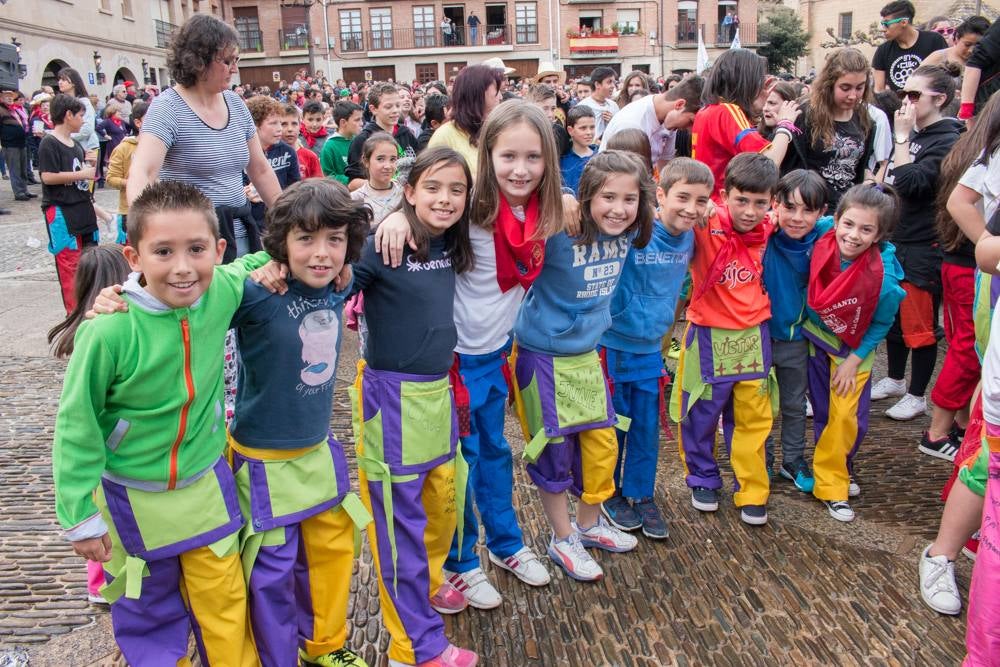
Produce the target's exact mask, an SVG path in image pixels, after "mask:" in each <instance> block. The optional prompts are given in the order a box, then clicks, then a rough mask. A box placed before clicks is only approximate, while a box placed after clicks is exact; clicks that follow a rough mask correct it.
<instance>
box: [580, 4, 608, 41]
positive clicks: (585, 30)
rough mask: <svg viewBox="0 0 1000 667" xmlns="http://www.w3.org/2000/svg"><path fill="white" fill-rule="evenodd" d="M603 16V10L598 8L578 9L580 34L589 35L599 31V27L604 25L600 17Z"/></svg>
mask: <svg viewBox="0 0 1000 667" xmlns="http://www.w3.org/2000/svg"><path fill="white" fill-rule="evenodd" d="M603 18H604V12H602V11H601V10H600V9H581V10H580V34H581V35H590V34H592V33H595V32H600V31H601V28H603V27H604V25H603V23H602V22H601V19H603Z"/></svg>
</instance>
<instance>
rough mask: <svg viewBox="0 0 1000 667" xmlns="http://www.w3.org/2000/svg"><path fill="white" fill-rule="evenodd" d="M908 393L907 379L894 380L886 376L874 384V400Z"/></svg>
mask: <svg viewBox="0 0 1000 667" xmlns="http://www.w3.org/2000/svg"><path fill="white" fill-rule="evenodd" d="M905 393H906V380H893V379H892V378H890V377H885V378H882V379H881V380H879V381H878V382H876V383H875V384H873V385H872V400H873V401H881V400H882V399H883V398H898V397H900V396H902V395H903V394H905Z"/></svg>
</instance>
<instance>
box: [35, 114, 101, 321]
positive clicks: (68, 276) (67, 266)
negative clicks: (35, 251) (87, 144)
mask: <svg viewBox="0 0 1000 667" xmlns="http://www.w3.org/2000/svg"><path fill="white" fill-rule="evenodd" d="M49 113H50V115H51V117H52V122H53V123H54V124H55V129H53V130H52V133H51V134H47V135H45V137H44V138H43V139H42V142H41V144H39V146H38V171H39V173H40V174H41V177H42V213H43V214H44V215H45V223H46V230H47V231H48V234H49V252H51V253H52V254H53V255H55V259H56V275H57V276H58V278H59V288H60V291H61V292H62V297H63V305H64V306H65V307H66V313H67V314H69V313H71V312H72V311H73V309H74V308H76V297H75V295H74V290H73V283H74V280H75V278H76V267H77V265H78V264H79V262H80V252H81V251H82V250H83V248H84V247H85V246H89V245H97V242H98V232H97V215H96V214H95V213H94V204H93V201H92V199H91V194H90V185H91V182H92V181H93V180H94V175H95V173H96V169H95V167H94V163H95V162H96V160H97V156H96V155H88V154H87V153H86V152H85V151H84V150H83V146H82V145H80V142H78V141H76V140H74V139H73V138H72V136H71V135H72V134H73V133H75V132H79V131H80V128H81V127H82V126H83V117H84V108H83V103H82V102H80V101H79V100H78V99H76V98H74V97H70V96H69V95H56V97H55V99H53V100H52V103H51V104H50V106H49Z"/></svg>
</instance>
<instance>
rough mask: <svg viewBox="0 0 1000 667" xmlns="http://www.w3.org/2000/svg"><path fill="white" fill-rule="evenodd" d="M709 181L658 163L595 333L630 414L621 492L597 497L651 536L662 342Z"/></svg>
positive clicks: (699, 168)
mask: <svg viewBox="0 0 1000 667" xmlns="http://www.w3.org/2000/svg"><path fill="white" fill-rule="evenodd" d="M571 113H572V112H571ZM714 187H715V179H714V178H713V177H712V172H711V170H710V169H709V168H708V167H707V166H705V165H704V164H702V163H700V162H697V161H695V160H691V159H689V158H676V159H674V160H672V161H671V162H670V163H669V164H668V165H667V166H666V167H665V168H664V170H663V174H662V175H661V177H660V183H659V185H658V186H657V188H656V200H657V203H658V204H659V216H658V217H659V223H658V224H654V225H653V235H652V238H651V239H650V241H649V245H647V246H646V247H645V248H642V249H637V248H635V247H632V248H630V249H629V253H628V257H627V258H626V260H625V267H626V268H625V269H624V270H623V274H622V278H621V282H620V283H619V284H618V288H617V289H616V290H615V295H614V298H613V300H612V302H611V316H612V324H611V328H610V329H609V330H608V331H607V332H606V333H605V334H604V336H603V337H602V338H601V346H602V347H601V348H600V352H601V357H602V360H603V361H604V363H605V367H606V370H607V373H608V377H609V380H610V382H611V386H612V401H613V403H614V407H615V412H616V413H617V414H619V415H624V416H626V417H628V418H630V419H631V420H632V423H631V426H630V427H629V430H628V432H627V433H626V432H621V431H619V432H618V434H617V435H618V461H617V463H616V464H615V472H614V479H615V488H616V489H618V490H619V492H618V493H616V494H615V495H614V496H612V497H611V498H609V499H607V500H605V501H604V502H603V503H602V504H601V511H602V512H603V513H604V516H605V517H606V518H607V519H608V521H609V522H610V523H611V525H613V526H615V527H616V528H618V529H619V530H625V531H632V530H636V529H638V528H640V527H641V528H642V532H643V534H644V535H645V536H646V537H649V538H652V539H664V538H666V537H667V524H666V521H664V520H663V517H662V515H661V514H660V510H659V509H658V508H657V507H656V504H655V503H654V502H653V486H654V482H655V478H656V463H657V457H658V453H659V444H660V437H659V430H660V406H661V405H662V401H663V388H664V386H665V384H666V381H667V372H666V369H665V368H664V365H663V357H662V356H661V355H660V341H661V339H662V338H663V336H664V334H666V332H668V331H669V330H670V327H671V326H672V325H673V317H674V310H675V307H676V304H677V297H678V295H679V294H680V292H681V285H682V283H683V282H684V276H685V274H686V273H687V267H688V263H689V262H690V261H691V254H692V252H693V250H694V232H692V231H691V229H692V227H693V226H694V225H695V224H697V223H698V222H700V221H702V220H703V219H704V217H705V213H706V209H707V208H708V202H709V199H710V198H711V196H712V190H713V188H714ZM623 463H624V471H623V470H622V468H623Z"/></svg>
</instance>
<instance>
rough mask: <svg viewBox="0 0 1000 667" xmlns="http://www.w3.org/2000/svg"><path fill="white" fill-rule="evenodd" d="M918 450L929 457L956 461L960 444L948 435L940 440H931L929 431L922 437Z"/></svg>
mask: <svg viewBox="0 0 1000 667" xmlns="http://www.w3.org/2000/svg"><path fill="white" fill-rule="evenodd" d="M917 449H918V450H920V451H921V452H923V453H924V454H927V455H928V456H933V457H935V458H939V459H944V460H945V461H954V460H955V455H956V454H958V444H957V443H956V442H955V441H954V440H952V439H951V436H948V435H946V436H945V437H943V438H941V439H940V440H931V439H930V435H929V434H928V433H927V431H924V433H923V435H921V436H920V446H919V447H917Z"/></svg>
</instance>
